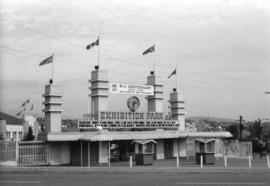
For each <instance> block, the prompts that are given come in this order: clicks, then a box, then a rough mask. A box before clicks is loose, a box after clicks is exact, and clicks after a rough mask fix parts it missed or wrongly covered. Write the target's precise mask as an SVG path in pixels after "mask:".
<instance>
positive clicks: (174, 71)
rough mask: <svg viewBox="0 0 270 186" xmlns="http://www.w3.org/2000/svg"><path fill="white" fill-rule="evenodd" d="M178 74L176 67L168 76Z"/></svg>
mask: <svg viewBox="0 0 270 186" xmlns="http://www.w3.org/2000/svg"><path fill="white" fill-rule="evenodd" d="M174 74H176V68H175V69H174V70H173V72H172V73H171V74H170V75H169V76H168V79H169V78H170V77H172V75H174Z"/></svg>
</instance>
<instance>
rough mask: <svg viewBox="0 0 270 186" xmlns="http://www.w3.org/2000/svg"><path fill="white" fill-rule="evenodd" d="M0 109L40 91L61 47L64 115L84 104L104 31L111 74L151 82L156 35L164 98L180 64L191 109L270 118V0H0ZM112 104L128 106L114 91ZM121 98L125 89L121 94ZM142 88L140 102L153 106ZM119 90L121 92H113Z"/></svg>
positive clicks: (83, 109)
mask: <svg viewBox="0 0 270 186" xmlns="http://www.w3.org/2000/svg"><path fill="white" fill-rule="evenodd" d="M0 6H1V9H0V29H1V32H0V56H1V58H0V59H1V61H0V78H1V81H0V110H1V111H4V112H7V113H10V114H16V113H17V112H18V111H20V106H21V104H22V102H23V101H25V100H26V99H28V98H31V101H32V103H34V107H35V112H37V113H38V114H39V115H42V112H41V110H42V108H43V106H42V101H43V98H42V97H41V95H42V93H43V92H44V85H45V84H46V83H48V79H49V78H50V75H51V66H50V65H46V66H42V67H39V66H38V64H39V62H40V61H42V60H43V59H44V58H46V57H48V56H50V55H51V54H52V53H54V55H55V82H56V83H57V84H59V85H61V87H62V90H63V93H64V97H63V100H64V102H65V103H64V106H63V107H64V110H65V111H64V113H63V115H64V117H72V118H80V117H81V116H82V114H83V113H87V108H88V102H89V101H90V99H89V97H88V93H89V91H88V86H89V83H88V79H89V78H90V71H91V70H92V69H93V68H94V66H95V65H96V63H97V48H96V47H95V48H92V49H91V50H85V46H86V45H87V44H89V43H91V42H93V41H95V40H96V39H97V36H101V39H100V50H101V68H103V69H106V70H107V71H108V73H109V78H110V81H111V82H122V83H135V84H144V83H146V76H147V75H148V74H149V71H150V70H152V67H153V58H154V56H153V53H151V54H148V55H145V56H142V52H143V51H144V50H145V49H147V48H148V47H150V46H151V45H153V44H154V43H155V44H156V52H155V59H156V66H157V69H156V74H157V75H159V76H161V77H162V78H163V82H164V85H165V87H164V90H165V91H166V92H165V100H164V108H167V106H168V102H167V100H168V94H169V91H171V90H172V88H173V87H174V86H175V77H172V78H171V79H169V80H168V79H167V76H168V75H169V74H170V73H171V72H172V70H173V69H174V68H175V66H176V65H177V67H178V78H179V81H178V82H179V85H178V86H179V87H180V88H179V89H180V92H181V93H183V95H184V97H185V101H186V106H187V115H188V116H213V117H223V118H238V117H239V115H243V117H244V119H247V120H254V119H257V118H258V117H260V118H270V95H266V94H264V92H265V91H270V63H269V61H270V53H269V51H270V1H269V0H252V1H249V0H204V1H201V0H192V1H190V0H175V1H172V0H169V1H168V0H152V1H149V0H148V1H146V0H136V1H135V0H134V1H127V0H103V1H102V0H101V1H96V0H74V1H73V0H69V1H67V0H54V1H53V0H51V1H45V0H0ZM111 98H113V99H110V105H109V109H110V110H118V111H119V110H123V111H128V109H127V106H126V100H127V98H128V96H122V97H121V96H111ZM114 98H121V99H120V100H121V101H118V100H119V99H114ZM140 98H141V102H143V103H142V107H141V108H140V111H146V103H145V102H146V100H145V99H144V98H143V97H140ZM115 100H117V101H115Z"/></svg>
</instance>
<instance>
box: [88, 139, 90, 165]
mask: <svg viewBox="0 0 270 186" xmlns="http://www.w3.org/2000/svg"><path fill="white" fill-rule="evenodd" d="M88 167H89V168H90V141H88Z"/></svg>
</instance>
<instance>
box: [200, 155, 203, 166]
mask: <svg viewBox="0 0 270 186" xmlns="http://www.w3.org/2000/svg"><path fill="white" fill-rule="evenodd" d="M200 160H201V161H200V162H201V168H203V155H201V158H200Z"/></svg>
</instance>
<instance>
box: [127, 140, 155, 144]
mask: <svg viewBox="0 0 270 186" xmlns="http://www.w3.org/2000/svg"><path fill="white" fill-rule="evenodd" d="M151 142H152V143H157V142H156V141H155V140H133V141H132V142H131V143H139V144H142V145H143V144H146V143H151Z"/></svg>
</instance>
